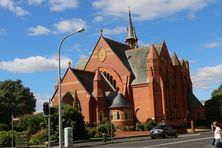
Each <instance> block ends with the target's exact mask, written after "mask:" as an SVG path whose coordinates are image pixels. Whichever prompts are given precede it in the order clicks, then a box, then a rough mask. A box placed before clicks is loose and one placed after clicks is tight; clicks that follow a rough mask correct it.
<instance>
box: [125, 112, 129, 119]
mask: <svg viewBox="0 0 222 148" xmlns="http://www.w3.org/2000/svg"><path fill="white" fill-rule="evenodd" d="M124 117H125V120H127V119H128V112H125V113H124Z"/></svg>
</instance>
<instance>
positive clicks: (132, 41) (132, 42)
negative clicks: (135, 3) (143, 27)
mask: <svg viewBox="0 0 222 148" xmlns="http://www.w3.org/2000/svg"><path fill="white" fill-rule="evenodd" d="M137 41H138V39H137V36H136V31H135V27H134V26H133V23H132V19H131V13H130V8H129V22H128V26H127V34H126V44H127V45H129V46H130V47H131V48H138V44H137Z"/></svg>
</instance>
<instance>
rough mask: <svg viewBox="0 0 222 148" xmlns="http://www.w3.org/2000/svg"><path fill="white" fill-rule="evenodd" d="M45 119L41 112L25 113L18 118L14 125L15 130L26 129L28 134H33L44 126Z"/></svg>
mask: <svg viewBox="0 0 222 148" xmlns="http://www.w3.org/2000/svg"><path fill="white" fill-rule="evenodd" d="M46 125H47V120H46V119H45V118H44V117H43V114H42V113H38V114H26V115H23V116H22V117H21V118H20V121H19V122H18V123H17V124H16V125H15V126H16V130H17V131H27V132H28V134H35V133H37V132H38V131H40V130H41V129H44V128H46Z"/></svg>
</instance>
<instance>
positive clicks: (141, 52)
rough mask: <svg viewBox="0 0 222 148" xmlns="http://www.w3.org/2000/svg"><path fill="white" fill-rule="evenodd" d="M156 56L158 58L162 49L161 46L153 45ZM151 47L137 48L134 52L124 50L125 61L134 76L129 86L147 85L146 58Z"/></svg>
mask: <svg viewBox="0 0 222 148" xmlns="http://www.w3.org/2000/svg"><path fill="white" fill-rule="evenodd" d="M152 46H154V48H155V50H156V53H155V54H156V55H157V56H158V55H159V54H160V52H161V49H162V44H154V45H152ZM150 48H153V47H151V46H146V47H142V48H137V49H135V50H133V49H132V50H126V51H125V52H126V55H127V59H128V61H129V64H130V67H131V69H132V71H133V74H134V79H133V81H132V82H131V85H135V84H142V83H147V58H148V54H149V53H150Z"/></svg>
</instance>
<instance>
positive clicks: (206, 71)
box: [191, 64, 222, 89]
mask: <svg viewBox="0 0 222 148" xmlns="http://www.w3.org/2000/svg"><path fill="white" fill-rule="evenodd" d="M191 77H192V80H193V84H194V87H196V88H200V89H207V88H209V87H210V86H211V85H213V84H214V83H218V82H221V80H222V64H220V65H216V66H212V67H203V68H200V69H198V70H197V71H195V72H194V73H193V74H192V75H191Z"/></svg>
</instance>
